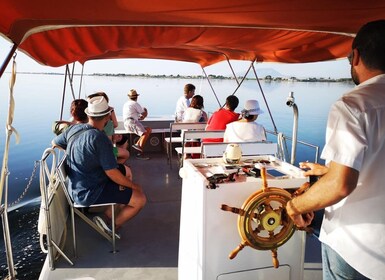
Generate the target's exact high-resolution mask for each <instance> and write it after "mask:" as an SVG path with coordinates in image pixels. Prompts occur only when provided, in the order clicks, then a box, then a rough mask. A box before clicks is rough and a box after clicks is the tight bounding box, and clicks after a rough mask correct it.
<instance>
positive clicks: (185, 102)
mask: <svg viewBox="0 0 385 280" xmlns="http://www.w3.org/2000/svg"><path fill="white" fill-rule="evenodd" d="M183 91H184V92H183V96H181V97H180V98H179V99H178V101H177V102H176V109H175V122H181V121H182V120H183V113H184V111H185V110H186V109H187V108H188V107H190V99H191V98H192V97H193V96H194V94H195V86H194V85H193V84H186V85H185V86H184V89H183Z"/></svg>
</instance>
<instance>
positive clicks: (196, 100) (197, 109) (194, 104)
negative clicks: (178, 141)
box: [183, 95, 207, 123]
mask: <svg viewBox="0 0 385 280" xmlns="http://www.w3.org/2000/svg"><path fill="white" fill-rule="evenodd" d="M203 108H204V106H203V97H202V96H201V95H194V96H193V97H192V98H191V103H190V106H189V107H188V108H187V109H186V110H185V111H184V113H183V122H184V123H193V122H207V114H206V112H205V111H203Z"/></svg>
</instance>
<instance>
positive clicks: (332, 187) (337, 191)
mask: <svg viewBox="0 0 385 280" xmlns="http://www.w3.org/2000/svg"><path fill="white" fill-rule="evenodd" d="M358 175H359V172H358V171H357V170H355V169H353V168H350V167H348V166H345V165H342V164H338V163H336V162H333V161H332V162H331V163H330V166H329V169H328V170H327V173H326V174H325V175H324V176H322V177H321V178H320V179H319V180H318V181H317V182H316V183H315V184H314V185H313V186H312V187H311V188H310V189H309V190H308V191H307V192H305V193H304V194H302V195H300V196H297V197H295V198H293V199H292V200H291V201H289V202H288V203H287V205H286V211H287V213H288V215H289V216H290V217H291V219H292V220H293V221H294V223H295V224H296V225H297V226H299V227H306V226H308V225H309V224H310V222H311V220H310V221H309V220H306V217H305V219H304V217H303V216H302V215H301V214H305V213H308V212H311V211H315V210H319V209H323V208H325V207H327V206H331V205H333V204H336V203H337V202H339V201H341V200H342V199H344V198H345V197H347V196H348V195H349V194H350V193H351V192H352V191H353V190H354V189H355V188H356V186H357V182H358Z"/></svg>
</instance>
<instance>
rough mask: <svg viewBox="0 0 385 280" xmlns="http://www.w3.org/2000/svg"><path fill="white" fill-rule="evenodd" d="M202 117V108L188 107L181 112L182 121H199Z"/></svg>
mask: <svg viewBox="0 0 385 280" xmlns="http://www.w3.org/2000/svg"><path fill="white" fill-rule="evenodd" d="M201 118H202V110H200V109H196V108H193V107H188V108H187V109H186V110H185V111H184V113H183V122H199V121H200V119H201Z"/></svg>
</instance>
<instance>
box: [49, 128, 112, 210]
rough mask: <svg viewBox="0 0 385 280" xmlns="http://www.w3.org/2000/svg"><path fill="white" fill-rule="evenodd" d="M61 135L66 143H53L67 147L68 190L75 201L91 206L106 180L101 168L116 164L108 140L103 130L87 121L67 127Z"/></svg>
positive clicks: (110, 167)
mask: <svg viewBox="0 0 385 280" xmlns="http://www.w3.org/2000/svg"><path fill="white" fill-rule="evenodd" d="M63 138H64V139H63V140H65V141H66V142H65V143H66V145H64V144H63V142H60V141H58V142H57V143H56V144H58V145H59V146H61V147H63V148H65V149H66V150H67V167H68V170H67V173H68V177H69V178H70V181H69V190H70V193H71V194H72V195H73V199H74V201H75V202H76V203H79V204H81V205H91V204H93V203H94V202H95V201H96V199H97V198H98V197H99V195H100V193H101V192H102V190H103V188H104V186H105V185H106V184H107V182H108V181H109V179H108V177H107V175H106V174H105V172H104V170H105V169H113V168H116V167H117V163H116V160H115V158H114V157H113V154H111V151H112V142H111V141H110V140H109V138H108V137H107V136H106V134H105V133H104V132H103V131H99V130H97V129H95V128H93V127H92V126H90V125H89V124H76V125H73V126H71V127H70V128H69V129H67V130H66V131H65V132H64V133H63ZM111 155H112V156H111ZM73 186H76V187H73Z"/></svg>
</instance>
